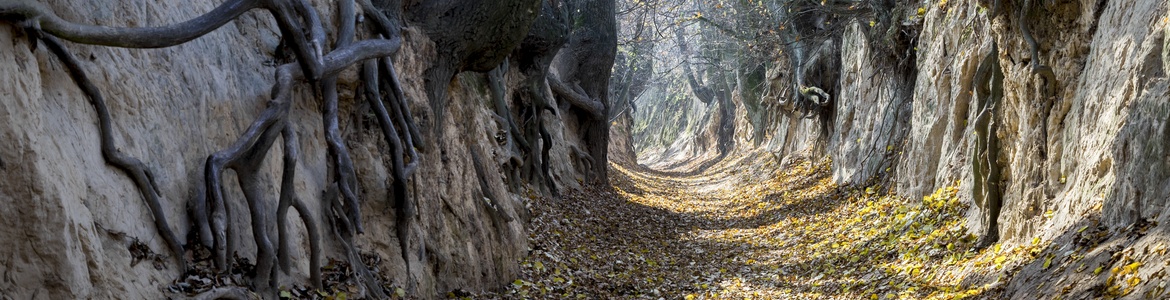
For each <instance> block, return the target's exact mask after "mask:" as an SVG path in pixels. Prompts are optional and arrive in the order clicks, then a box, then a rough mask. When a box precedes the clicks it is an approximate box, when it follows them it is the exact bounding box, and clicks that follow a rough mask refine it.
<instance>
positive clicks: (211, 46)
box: [0, 0, 580, 299]
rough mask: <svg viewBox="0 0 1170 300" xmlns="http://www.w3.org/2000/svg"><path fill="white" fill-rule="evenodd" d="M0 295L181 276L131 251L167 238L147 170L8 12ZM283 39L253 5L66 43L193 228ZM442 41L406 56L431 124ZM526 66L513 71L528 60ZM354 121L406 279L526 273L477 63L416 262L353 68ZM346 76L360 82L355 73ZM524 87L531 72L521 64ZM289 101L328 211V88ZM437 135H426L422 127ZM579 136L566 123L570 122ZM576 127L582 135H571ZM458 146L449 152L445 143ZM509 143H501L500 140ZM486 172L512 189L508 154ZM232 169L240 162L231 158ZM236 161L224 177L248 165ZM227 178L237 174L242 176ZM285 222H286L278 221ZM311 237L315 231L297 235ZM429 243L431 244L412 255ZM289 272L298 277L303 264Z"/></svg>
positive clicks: (126, 7)
mask: <svg viewBox="0 0 1170 300" xmlns="http://www.w3.org/2000/svg"><path fill="white" fill-rule="evenodd" d="M220 2H221V1H212V0H206V1H190V2H187V1H184V2H153V1H104V2H92V1H76V0H59V1H49V2H48V4H49V5H50V7H52V8H53V9H54V10H55V11H56V12H57V14H59V15H61V16H62V17H63V18H65V19H68V20H73V21H76V22H80V23H87V24H97V25H105V26H152V25H154V26H157V25H162V24H172V23H176V22H179V21H182V20H185V19H187V18H190V17H191V16H196V15H199V14H202V13H204V12H207V11H209V10H211V9H212V8H213V7H214V6H215V5H217V4H219V3H220ZM314 4H315V6H316V7H318V8H319V9H321V10H322V13H323V17H324V18H325V19H326V20H332V19H333V13H332V5H331V2H329V1H315V3H314ZM0 41H4V42H2V43H0V123H2V124H3V125H2V126H0V139H2V140H3V141H4V142H2V143H0V203H3V204H0V239H4V240H5V241H7V242H5V243H3V244H2V245H0V270H3V271H2V272H3V273H4V274H3V275H2V277H0V295H6V296H11V297H13V298H17V299H26V298H43V299H84V298H137V299H161V298H165V296H164V294H163V287H164V286H166V285H168V284H170V282H171V280H174V279H175V278H178V276H179V274H178V273H179V270H177V269H176V268H175V266H174V265H173V263H171V260H166V261H167V263H166V264H165V265H164V266H163V268H162V269H155V268H154V267H153V266H152V264H151V263H149V262H146V263H139V264H132V260H131V256H130V253H129V251H128V250H127V249H128V247H129V245H130V244H131V243H132V242H133V241H134V240H140V241H142V242H144V243H146V244H147V245H148V246H149V247H150V249H153V251H155V252H157V253H160V254H163V255H167V256H169V255H170V254H169V252H168V251H165V249H166V248H165V246H164V243H163V242H162V240H161V238H160V237H159V235H158V234H157V233H156V230H155V228H154V226H153V224H152V218H151V215H150V212H149V209H148V208H147V206H146V205H145V204H144V203H143V201H142V200H141V196H140V195H139V193H138V191H137V190H136V189H135V188H134V185H133V184H132V182H131V181H130V180H129V179H128V178H127V177H126V176H125V175H124V174H123V173H122V172H121V171H119V170H117V169H115V168H113V167H111V166H109V165H107V164H106V163H105V162H104V160H103V159H102V157H101V154H100V152H99V150H98V149H99V145H98V138H97V126H96V115H95V113H94V110H93V107H92V106H90V105H89V104H88V102H87V101H86V99H85V97H84V96H83V94H82V93H81V92H80V90H79V89H78V88H77V87H76V85H75V84H74V83H73V82H72V81H71V80H70V79H69V77H68V74H67V73H66V72H65V71H64V70H63V68H62V66H61V65H60V64H59V63H58V62H57V61H56V59H55V58H54V57H52V56H51V55H48V54H47V52H46V51H43V48H42V50H40V51H31V50H30V48H29V44H28V39H26V38H24V37H22V36H19V35H18V34H17V31H16V30H14V28H13V27H12V26H10V25H6V24H5V25H0ZM278 42H279V36H278V32H277V31H276V30H275V22H274V21H273V20H272V18H271V16H270V15H268V14H267V13H266V12H263V11H253V12H249V13H247V14H245V15H244V16H243V17H242V18H241V19H239V20H237V21H235V22H232V23H229V24H227V25H225V26H224V27H223V28H220V29H219V30H217V31H215V32H213V33H211V34H209V35H207V36H204V37H202V38H199V39H196V40H194V41H192V42H189V43H187V44H183V45H180V46H176V47H172V48H166V49H153V50H134V49H115V48H108V47H94V46H85V45H76V44H68V45H67V46H68V47H69V49H70V50H72V51H74V53H75V55H77V56H78V57H79V59H80V60H81V61H82V64H83V67H84V68H85V69H86V70H87V71H88V72H89V75H90V78H91V79H92V80H93V81H94V83H95V84H96V85H97V86H98V88H99V89H100V90H101V91H102V92H103V93H104V95H105V96H106V98H107V102H108V104H109V106H110V111H111V114H112V117H113V122H114V124H113V127H114V131H115V132H114V133H113V135H114V137H115V140H116V142H117V146H118V148H120V149H121V150H122V151H124V152H126V153H127V154H130V155H132V156H135V157H138V158H139V159H141V160H142V161H144V162H145V163H146V164H147V166H149V167H150V168H151V170H153V172H154V174H155V176H156V177H157V181H158V182H157V183H158V184H159V189H160V191H159V192H161V194H162V199H163V200H164V203H163V207H164V209H165V210H166V211H165V213H166V215H167V216H168V218H169V220H168V221H169V224H170V226H171V228H173V229H175V230H176V233H177V234H179V235H180V236H181V237H182V236H185V234H186V233H187V231H188V229H189V228H188V224H190V222H189V219H188V217H187V213H186V209H185V205H186V203H187V201H188V200H189V199H190V198H191V197H193V195H194V193H195V187H196V186H197V184H198V183H199V182H200V180H198V179H199V177H200V176H202V172H203V163H204V161H205V159H206V158H207V156H208V155H209V154H211V153H212V152H214V151H217V150H219V149H221V148H223V147H226V146H227V145H229V144H230V143H231V142H233V141H234V140H235V138H237V137H238V136H239V135H240V134H241V132H242V131H243V130H244V128H245V127H246V126H247V125H248V124H250V123H251V122H252V120H253V119H254V118H255V116H256V114H257V113H258V112H259V111H260V110H261V109H262V108H263V107H264V104H265V101H266V99H267V98H268V92H269V89H270V87H271V84H272V82H273V80H272V74H273V73H274V68H273V67H272V65H273V64H272V62H271V61H270V60H271V57H272V55H273V53H272V52H273V49H275V48H276V46H277V44H278ZM434 53H435V49H434V46H433V44H432V43H430V42H429V41H428V39H427V38H426V37H425V36H423V35H422V34H421V33H418V31H415V30H410V31H408V32H407V35H406V37H405V43H404V46H403V49H402V51H401V52H399V55H398V56H397V57H396V61H397V65H398V66H399V68H400V70H399V72H400V74H401V78H403V84H404V86H405V89H406V94H407V97H408V98H410V100H411V103H410V106H411V109H412V111H413V112H414V114H415V116H416V118H418V119H420V122H421V123H422V124H429V123H428V122H429V121H428V120H430V119H431V118H430V112H429V105H428V104H427V103H426V96H425V95H426V94H425V93H424V92H423V81H422V79H421V78H422V77H421V74H422V72H423V71H424V70H425V69H426V68H427V67H428V66H429V64H430V63H431V60H432V59H433V57H434V56H435V55H434ZM516 73H517V72H512V74H510V75H509V76H511V77H514V76H518V75H517V74H516ZM342 77H343V78H342V82H343V83H342V86H341V88H340V90H341V91H342V95H341V98H342V99H341V110H342V111H341V116H342V117H341V122H342V123H341V127H342V132H343V135H344V136H345V138H346V140H347V143H348V146H349V147H350V149H351V151H352V155H353V158H354V162H355V166H356V168H357V172H358V177H359V181H360V185H361V192H362V195H361V198H362V199H363V201H364V202H363V204H362V209H363V219H364V220H366V222H367V225H366V229H367V231H366V233H365V234H364V235H361V236H358V239H357V244H358V248H359V249H361V250H362V251H364V252H370V253H374V254H377V255H379V256H380V257H382V258H383V259H382V261H381V264H382V265H381V266H379V267H380V268H381V269H383V270H387V271H388V272H387V273H388V275H390V277H391V278H392V280H393V284H395V285H398V286H403V285H405V283H406V282H407V281H414V282H416V283H417V284H418V287H419V289H418V292H417V293H418V295H421V296H423V297H431V296H433V295H438V294H440V293H443V292H446V291H448V290H451V289H456V288H461V289H465V290H471V291H475V290H485V289H494V288H496V287H498V286H499V285H502V284H503V283H504V282H508V281H510V280H511V279H513V278H514V275H515V274H516V272H517V267H518V266H517V265H516V264H515V260H516V258H518V257H520V256H521V255H523V254H524V253H525V251H526V249H527V248H526V234H525V231H524V226H523V224H524V220H525V216H526V209H525V208H524V203H523V202H524V201H526V199H527V198H526V197H520V196H518V195H512V194H510V197H509V199H507V200H506V201H501V203H495V204H496V205H497V206H498V207H499V208H500V211H501V212H503V213H504V214H508V215H510V216H516V217H518V218H516V219H515V220H513V221H510V222H509V221H505V220H504V218H502V217H501V216H500V215H499V213H497V212H496V210H494V209H492V208H490V207H489V206H488V205H486V204H485V202H484V201H483V200H482V199H483V196H482V192H480V188H479V185H478V180H477V179H476V174H475V172H474V170H473V168H472V167H471V158H470V155H469V154H468V149H469V148H468V146H469V145H470V146H471V147H478V148H480V150H481V151H482V152H483V153H487V154H489V155H492V154H497V153H496V152H497V151H496V149H497V148H498V147H499V146H498V145H497V144H496V143H495V139H494V135H495V134H496V133H497V132H499V128H497V125H496V122H495V121H494V119H493V118H492V112H491V110H490V109H489V107H490V101H488V100H487V99H488V98H487V97H488V96H487V92H486V90H487V88H486V87H485V86H484V85H483V81H482V80H481V79H479V78H482V76H481V75H478V74H464V75H461V76H460V77H459V78H458V79H457V80H456V81H453V82H452V84H451V86H450V89H451V97H452V100H451V106H450V107H449V110H448V112H447V113H448V116H449V117H448V118H446V120H445V121H446V124H442V126H443V130H445V131H446V132H447V133H446V136H448V137H459V138H448V139H444V140H441V141H435V140H429V139H428V140H426V142H427V143H428V146H429V147H427V151H426V152H424V153H422V154H421V155H422V160H421V163H422V165H421V166H420V168H419V172H418V174H417V175H416V176H414V180H413V184H412V187H411V189H412V194H413V195H414V199H413V200H412V201H415V202H416V203H417V205H418V207H419V216H420V222H419V223H418V224H420V226H419V227H418V230H417V231H416V232H413V233H411V236H409V237H407V238H410V239H412V240H413V241H415V242H414V243H412V244H413V245H420V246H419V247H424V248H423V250H425V253H426V256H424V257H422V260H420V261H412V262H410V264H411V266H412V267H411V270H412V272H413V274H407V273H406V268H405V267H404V266H405V265H404V262H402V259H401V255H400V253H399V248H398V243H397V239H399V238H403V237H399V236H396V234H395V230H394V229H393V228H395V227H394V225H395V220H394V218H395V216H394V213H393V209H392V207H391V204H390V203H391V202H390V201H388V199H387V197H388V196H387V193H386V190H387V187H388V185H389V175H388V174H387V173H388V171H387V170H388V169H389V167H388V166H389V163H388V162H385V161H384V158H383V157H384V155H385V154H383V151H384V150H383V149H385V148H386V146H385V141H382V139H381V138H380V135H379V134H378V132H377V128H376V127H373V125H371V124H373V121H372V120H370V119H368V118H369V116H368V113H366V112H364V110H359V109H364V108H363V107H364V106H363V104H359V103H356V102H355V101H353V100H352V98H353V91H354V90H355V88H356V87H354V86H353V83H352V81H353V79H354V78H355V77H356V76H355V75H354V72H349V73H345V74H343V76H342ZM347 80H348V82H349V83H347ZM508 82H509V85H510V86H509V87H510V88H511V87H515V86H517V85H518V84H519V80H516V79H514V78H512V79H511V80H509V81H508ZM297 93H299V94H300V95H301V96H299V97H298V98H297V99H296V103H295V104H294V107H293V112H292V116H291V120H292V123H293V124H294V126H295V128H296V130H297V131H298V132H299V133H300V142H301V147H302V148H301V157H300V164H299V166H298V170H297V172H298V174H297V175H298V176H297V193H298V195H299V196H300V197H301V198H302V199H305V201H306V203H307V204H309V206H310V208H311V210H313V211H312V212H310V213H311V214H314V215H315V216H316V218H317V219H320V218H321V213H320V212H322V211H324V210H323V209H322V208H321V204H320V201H319V200H318V199H320V195H321V193H322V190H324V185H325V184H326V178H327V175H328V174H329V168H330V166H329V165H328V164H327V163H326V148H325V141H324V136H323V133H322V125H321V124H322V121H321V120H322V118H321V115H320V103H319V101H318V100H317V99H314V98H312V97H308V96H306V95H308V94H310V93H311V92H310V91H309V90H308V89H306V88H300V89H298V90H297ZM546 122H547V124H549V125H550V127H549V129H550V131H552V132H553V135H554V139H558V138H564V136H563V134H562V133H561V132H562V131H563V130H564V128H563V126H561V125H560V122H559V120H558V119H556V117H550V118H546ZM424 138H425V137H424ZM561 140H564V139H561ZM569 140H570V142H572V139H569ZM557 144H558V145H557V146H556V147H554V148H553V151H552V156H553V157H552V167H553V171H554V174H556V176H554V177H556V178H558V180H559V182H558V183H559V184H558V186H561V187H569V188H573V187H576V179H577V178H579V177H580V176H579V175H577V174H576V172H575V171H573V170H574V169H571V166H572V164H571V163H570V160H569V158H568V154H567V153H568V152H569V151H568V150H567V149H566V146H565V145H563V144H561V143H557ZM439 149H443V151H444V152H445V153H446V155H445V156H444V155H440V151H439ZM274 151H275V152H273V153H272V155H270V156H269V159H268V161H267V162H266V163H265V164H264V167H263V168H264V169H265V170H266V171H264V172H263V173H264V174H270V176H268V178H265V179H263V180H264V181H265V182H267V183H268V186H269V192H270V193H269V195H272V196H271V201H275V200H276V196H275V195H276V194H277V189H278V186H277V182H279V178H280V177H279V176H280V175H279V174H280V168H279V163H278V160H277V159H278V158H279V156H280V155H281V154H280V152H279V151H280V150H274ZM499 155H502V154H499ZM486 161H487V165H488V170H487V171H488V177H490V178H488V182H489V183H490V184H491V185H494V186H495V187H496V188H498V189H499V190H505V189H506V187H505V184H504V182H503V180H502V178H503V176H502V175H500V176H495V175H498V174H499V168H498V165H497V164H492V163H490V162H491V161H502V159H497V158H492V159H490V160H486ZM229 174H230V172H229ZM234 181H235V180H234V175H228V176H227V178H225V182H234ZM228 186H233V185H232V184H229V185H228ZM226 195H228V196H227V197H228V201H229V202H230V203H231V205H232V209H233V210H234V211H237V212H242V211H246V206H245V205H244V203H243V201H242V200H243V199H242V197H241V194H240V192H239V190H238V188H236V187H229V189H228V190H227V194H226ZM233 218H234V219H233V220H231V224H232V225H231V226H235V227H239V228H245V227H246V226H248V225H247V224H249V223H248V222H249V220H248V219H247V217H246V214H239V213H237V214H234V215H233ZM289 218H290V219H292V220H293V222H291V224H295V225H294V227H293V232H295V234H294V240H293V241H292V245H294V247H293V248H294V251H292V255H293V259H294V262H295V263H294V266H293V268H294V270H293V271H292V274H293V275H292V276H282V278H283V280H284V281H285V283H286V284H289V285H291V284H306V283H307V279H306V278H307V273H308V270H307V269H308V262H307V260H306V259H305V257H306V256H307V250H306V249H307V248H308V246H307V242H306V241H305V238H306V237H305V231H304V228H303V227H301V225H300V222H297V221H295V218H296V217H293V216H289ZM272 230H273V231H275V229H274V228H272ZM234 232H235V233H236V236H234V237H233V239H234V240H235V241H236V244H237V245H238V251H239V254H240V255H241V256H243V257H251V256H254V255H255V246H254V245H253V242H252V239H251V235H250V230H235V231H234ZM324 243H325V244H324V245H325V247H324V248H325V250H326V251H325V255H326V257H330V258H337V259H342V258H343V255H342V254H341V252H340V250H339V249H340V247H339V246H338V244H337V241H336V240H333V239H332V238H327V239H326V240H325V241H324ZM295 245H302V246H295ZM414 258H415V259H418V257H417V255H416V256H415V257H414ZM290 277H291V278H290Z"/></svg>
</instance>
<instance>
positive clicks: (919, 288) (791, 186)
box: [494, 153, 1026, 299]
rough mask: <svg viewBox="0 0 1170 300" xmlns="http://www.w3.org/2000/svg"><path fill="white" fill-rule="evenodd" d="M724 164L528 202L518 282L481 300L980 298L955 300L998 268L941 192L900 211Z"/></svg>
mask: <svg viewBox="0 0 1170 300" xmlns="http://www.w3.org/2000/svg"><path fill="white" fill-rule="evenodd" d="M729 157H731V158H729V159H725V160H724V161H721V162H719V163H717V164H715V165H713V166H711V167H710V168H708V169H707V170H704V171H702V172H693V173H690V174H687V173H668V172H657V171H652V170H644V169H643V170H634V169H628V168H624V167H621V166H612V167H613V169H611V170H612V172H611V174H612V175H611V176H612V177H613V178H612V187H611V188H606V189H591V190H586V191H584V192H581V193H575V194H571V195H567V196H566V197H565V198H563V199H560V200H554V199H547V200H543V201H534V203H533V207H532V210H533V220H532V228H533V229H532V236H531V238H530V241H531V245H530V247H531V249H532V251H531V254H530V256H529V257H528V258H527V259H525V260H524V261H523V262H522V264H521V267H522V271H523V272H524V276H523V278H522V279H518V280H516V282H513V283H512V284H511V285H509V286H508V288H507V291H506V292H504V293H501V294H500V295H494V297H500V298H546V299H565V298H570V299H571V298H580V299H612V298H633V299H659V298H664V299H705V298H737V299H744V298H754V299H793V298H797V299H799V298H841V299H889V298H912V299H921V298H946V299H953V298H956V297H963V296H973V295H983V296H986V294H984V292H985V291H986V289H987V286H982V285H981V287H979V288H960V287H959V286H961V285H960V283H961V282H963V281H964V280H967V281H968V282H980V278H969V277H970V276H962V275H959V274H968V273H970V272H963V267H961V266H972V265H979V266H985V267H988V268H994V267H1000V268H1002V265H1003V264H1004V263H1009V262H1010V261H1009V260H1010V259H1011V256H1010V255H1008V254H1010V253H1011V252H1010V251H1008V250H1006V249H998V247H997V249H994V250H995V251H984V252H983V253H980V252H973V251H967V250H968V249H970V248H971V245H970V244H971V243H970V242H972V241H973V237H971V236H968V235H966V234H965V231H964V229H963V228H962V227H961V226H960V224H959V221H960V219H961V218H960V216H959V215H958V212H959V211H961V210H960V209H961V204H960V203H959V201H958V199H957V198H956V197H954V193H955V190H954V189H951V188H944V189H941V190H940V191H939V192H938V193H936V194H935V195H932V196H931V197H928V198H927V199H925V200H922V201H906V200H904V199H899V198H896V197H890V196H884V195H882V194H883V193H884V191H881V188H880V187H878V186H871V187H858V188H847V187H838V186H835V185H833V184H831V179H830V178H829V177H830V176H829V175H828V168H827V165H828V162H827V161H822V162H818V163H811V162H803V163H795V164H789V165H785V166H781V165H780V164H779V163H778V162H776V161H775V159H773V158H772V156H771V155H768V154H760V153H752V154H746V155H738V156H737V155H732V156H729ZM1012 251H1026V249H1022V248H1021V249H1014V250H1012ZM1001 252H1002V253H1001ZM997 253H1001V254H997ZM967 271H970V270H967ZM991 287H994V285H992V286H991Z"/></svg>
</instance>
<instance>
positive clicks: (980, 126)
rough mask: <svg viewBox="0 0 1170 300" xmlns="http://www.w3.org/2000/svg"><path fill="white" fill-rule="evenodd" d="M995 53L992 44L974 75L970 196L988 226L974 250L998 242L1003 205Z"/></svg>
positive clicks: (999, 82)
mask: <svg viewBox="0 0 1170 300" xmlns="http://www.w3.org/2000/svg"><path fill="white" fill-rule="evenodd" d="M998 53H999V51H998V47H996V46H995V45H992V48H991V52H990V53H988V54H987V56H986V57H984V58H983V61H982V62H981V63H980V64H979V68H978V69H977V70H976V72H975V90H976V92H977V93H976V97H975V100H976V108H977V109H978V113H977V115H976V117H975V122H974V125H973V129H972V130H973V131H974V133H975V141H974V142H975V143H974V144H975V145H974V152H973V153H972V154H971V171H972V177H974V179H975V182H974V184H973V187H972V194H973V198H974V199H975V204H976V205H977V206H979V207H980V208H982V209H983V216H984V222H985V223H986V224H987V228H986V229H985V231H984V234H983V236H982V237H980V239H979V241H978V242H976V247H977V248H984V247H987V246H990V245H992V244H994V243H995V242H997V241H999V225H998V224H999V213H1000V209H1001V208H1002V206H1003V199H1002V190H1001V189H1000V186H999V181H1000V170H999V169H1000V168H999V162H998V155H999V137H998V135H997V134H996V133H995V131H996V129H997V126H996V124H997V123H996V121H995V119H996V116H997V115H998V112H999V110H998V106H999V101H1000V98H1002V97H1003V86H1002V85H1003V73H1002V71H1000V66H999V63H998V60H999V54H998Z"/></svg>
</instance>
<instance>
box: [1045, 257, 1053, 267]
mask: <svg viewBox="0 0 1170 300" xmlns="http://www.w3.org/2000/svg"><path fill="white" fill-rule="evenodd" d="M1051 265H1052V255H1048V258H1047V259H1045V260H1044V266H1043V268H1044V269H1048V266H1051Z"/></svg>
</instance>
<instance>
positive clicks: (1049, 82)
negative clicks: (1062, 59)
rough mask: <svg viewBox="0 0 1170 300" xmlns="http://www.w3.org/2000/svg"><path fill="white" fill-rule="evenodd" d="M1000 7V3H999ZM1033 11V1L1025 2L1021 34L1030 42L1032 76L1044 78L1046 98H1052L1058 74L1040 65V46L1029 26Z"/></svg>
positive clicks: (1022, 10)
mask: <svg viewBox="0 0 1170 300" xmlns="http://www.w3.org/2000/svg"><path fill="white" fill-rule="evenodd" d="M997 6H998V2H997ZM1031 11H1032V0H1024V8H1023V9H1021V10H1020V18H1019V21H1020V34H1021V35H1023V36H1024V41H1026V42H1028V47H1029V48H1031V52H1032V63H1031V65H1032V74H1034V75H1040V77H1041V78H1044V85H1045V89H1044V97H1052V96H1055V95H1056V89H1057V88H1058V85H1059V83H1058V82H1057V81H1056V74H1055V73H1053V72H1052V67H1049V66H1047V65H1044V64H1041V63H1040V45H1038V44H1037V43H1036V39H1035V38H1033V37H1032V30H1031V26H1029V25H1028V15H1029V13H1031Z"/></svg>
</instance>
